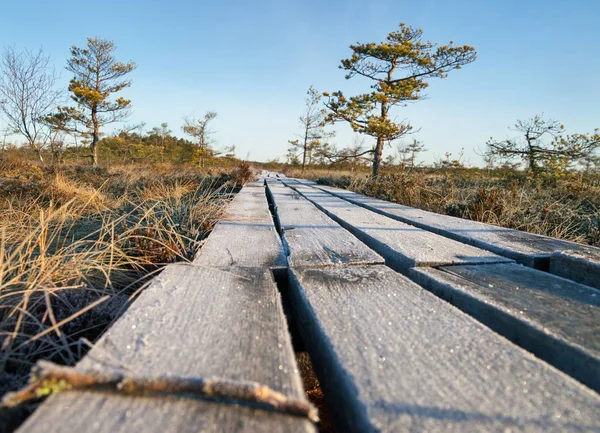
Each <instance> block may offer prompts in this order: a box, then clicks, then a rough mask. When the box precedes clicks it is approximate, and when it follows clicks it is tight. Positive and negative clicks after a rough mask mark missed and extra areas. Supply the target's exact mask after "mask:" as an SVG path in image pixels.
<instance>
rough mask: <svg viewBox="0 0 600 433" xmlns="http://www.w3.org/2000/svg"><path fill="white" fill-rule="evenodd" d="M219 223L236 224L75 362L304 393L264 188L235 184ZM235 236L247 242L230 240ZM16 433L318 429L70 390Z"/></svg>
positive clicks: (246, 408)
mask: <svg viewBox="0 0 600 433" xmlns="http://www.w3.org/2000/svg"><path fill="white" fill-rule="evenodd" d="M225 222H226V223H238V224H239V225H235V224H231V225H230V226H221V227H222V229H221V234H222V235H220V236H217V237H214V238H213V236H214V235H215V234H219V231H217V229H215V232H213V233H212V234H211V235H210V236H209V241H208V242H207V243H206V245H205V248H206V250H205V251H204V252H203V253H201V254H200V255H199V258H198V259H197V260H196V261H195V262H194V264H188V265H185V264H178V265H169V266H167V268H166V269H165V270H164V271H163V272H162V273H161V274H160V275H159V276H157V277H156V278H155V279H154V280H153V281H152V283H151V284H150V286H149V287H148V288H147V289H145V290H144V291H143V292H142V293H141V295H140V296H139V298H138V299H137V300H136V301H135V302H134V303H133V304H132V305H131V307H130V308H129V309H128V310H127V311H126V312H125V314H124V315H123V316H122V317H121V318H120V319H119V320H118V321H117V322H116V323H115V324H114V325H113V326H112V327H111V328H110V329H109V330H108V331H107V332H106V333H105V334H104V335H103V336H102V337H101V339H100V340H99V341H98V342H97V343H96V344H95V345H94V347H93V348H92V350H91V351H90V353H89V354H88V355H87V356H86V357H85V358H84V359H83V360H82V361H80V363H79V364H78V367H81V368H86V369H87V368H99V369H126V370H127V371H128V372H130V373H135V374H139V375H158V376H162V375H173V376H185V377H190V376H191V377H194V376H208V377H211V376H217V377H222V378H224V379H229V380H246V381H255V382H259V383H262V384H264V385H266V386H269V387H271V388H273V389H275V390H276V391H279V392H282V393H284V394H285V395H287V396H290V397H293V398H298V399H304V398H305V395H304V392H303V389H302V383H301V379H300V376H299V374H298V370H297V364H296V360H295V357H294V353H293V349H292V344H291V341H290V335H289V331H288V326H287V322H286V318H285V316H284V314H283V309H282V304H281V297H280V295H279V291H278V289H277V287H276V285H275V282H274V280H273V275H272V274H271V271H270V270H269V267H271V266H273V265H274V264H278V263H279V262H280V261H281V251H282V249H281V243H280V240H279V238H278V236H277V234H276V231H275V230H274V227H273V223H272V219H271V215H270V212H269V211H268V205H267V202H266V199H265V191H264V186H262V185H249V187H248V188H244V189H242V190H241V192H240V194H238V196H237V197H236V198H235V199H234V200H233V202H232V204H231V206H230V207H229V209H228V215H227V216H226V221H225ZM242 224H245V225H242ZM240 227H243V228H242V229H240ZM227 230H232V231H229V232H227ZM242 234H243V235H244V236H245V239H246V244H245V245H244V244H241V243H240V242H239V239H237V238H236V237H238V236H241V235H242ZM251 243H253V245H252V244H251ZM251 246H254V250H253V249H252V248H250V247H251ZM256 246H260V248H258V249H257V248H256ZM243 249H244V250H246V251H247V253H248V254H247V253H244V251H243ZM224 251H225V252H226V253H223V252H224ZM227 252H228V253H227ZM250 252H252V255H253V256H252V257H251V255H250V254H249V253H250ZM232 257H233V259H231V258H232ZM205 263H206V264H207V265H208V266H204V264H205ZM19 431H21V432H37V431H44V432H65V433H67V432H68V433H72V432H80V431H85V432H86V433H93V432H94V433H95V432H106V433H109V432H110V433H113V432H115V433H116V432H133V431H144V432H166V431H169V432H170V431H178V432H190V433H191V432H223V431H245V432H268V433H274V432H282V433H283V432H307V433H308V432H313V433H314V431H315V429H314V426H313V425H312V423H311V422H309V421H308V420H307V419H303V418H301V417H296V416H292V415H283V414H279V413H275V412H270V411H267V410H262V409H259V408H256V407H255V406H251V405H247V404H242V403H239V402H238V403H235V402H231V401H229V402H228V401H222V400H219V401H215V400H206V399H192V398H186V397H182V396H172V397H157V396H154V397H133V396H122V395H117V394H111V393H102V392H79V391H72V392H64V393H59V394H56V395H53V396H51V397H49V398H48V400H47V401H45V402H44V403H43V404H42V405H41V406H40V408H39V409H38V410H37V411H36V412H34V414H33V415H32V416H31V417H30V418H29V419H28V420H27V421H26V422H25V424H24V425H23V426H22V427H21V429H20V430H19Z"/></svg>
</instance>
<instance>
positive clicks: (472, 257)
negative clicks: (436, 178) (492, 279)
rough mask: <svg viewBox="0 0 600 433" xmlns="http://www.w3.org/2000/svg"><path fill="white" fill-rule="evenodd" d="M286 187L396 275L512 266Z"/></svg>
mask: <svg viewBox="0 0 600 433" xmlns="http://www.w3.org/2000/svg"><path fill="white" fill-rule="evenodd" d="M284 183H286V184H288V183H287V182H284ZM289 185H290V186H291V187H293V188H294V189H295V190H296V191H298V192H299V193H300V194H302V195H303V196H304V197H305V198H306V199H308V200H309V201H310V202H311V203H313V204H314V205H315V206H316V207H317V208H319V209H321V210H322V211H323V212H325V213H326V214H327V215H328V216H329V217H331V218H332V219H333V220H334V221H336V222H337V223H339V224H340V225H341V226H343V227H344V228H346V229H347V230H348V231H350V232H351V233H352V234H353V235H355V236H356V237H357V238H358V239H360V240H361V241H363V242H364V243H365V244H366V245H367V246H369V247H370V248H372V249H373V250H375V251H376V252H377V253H379V254H380V255H381V256H382V257H383V258H384V259H385V263H386V264H387V265H388V266H390V267H392V268H393V269H395V270H398V271H400V272H406V271H407V270H408V269H409V268H412V267H415V266H441V265H453V264H485V263H510V262H512V260H511V259H507V258H506V257H502V256H498V255H496V254H493V253H491V252H489V251H486V250H482V249H480V248H476V247H473V246H471V245H467V244H463V243H461V242H458V241H455V240H453V239H448V238H445V237H443V236H440V235H437V234H435V233H432V232H429V231H427V230H423V229H420V228H418V227H415V226H411V225H409V224H406V223H403V222H400V221H397V220H395V219H392V218H388V217H386V216H383V215H381V214H378V213H375V212H372V211H370V210H368V209H365V208H363V207H361V206H358V205H354V204H352V203H350V202H348V201H346V200H343V199H341V198H338V197H335V196H332V195H331V194H328V193H326V192H324V191H320V190H317V189H315V188H311V187H309V186H305V185H301V184H293V183H289Z"/></svg>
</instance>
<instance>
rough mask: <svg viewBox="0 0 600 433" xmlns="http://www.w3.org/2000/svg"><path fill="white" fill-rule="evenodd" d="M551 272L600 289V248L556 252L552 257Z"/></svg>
mask: <svg viewBox="0 0 600 433" xmlns="http://www.w3.org/2000/svg"><path fill="white" fill-rule="evenodd" d="M550 272H551V273H553V274H556V275H560V276H561V277H564V278H568V279H570V280H573V281H577V282H578V283H582V284H587V285H588V286H592V287H595V288H597V289H600V248H594V247H587V248H585V249H584V248H579V249H578V250H577V251H573V250H566V251H559V252H556V253H554V254H552V256H551V257H550Z"/></svg>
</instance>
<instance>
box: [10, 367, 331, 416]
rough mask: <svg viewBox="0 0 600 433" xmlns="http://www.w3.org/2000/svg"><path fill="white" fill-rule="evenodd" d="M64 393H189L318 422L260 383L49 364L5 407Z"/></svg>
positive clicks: (304, 405)
mask: <svg viewBox="0 0 600 433" xmlns="http://www.w3.org/2000/svg"><path fill="white" fill-rule="evenodd" d="M64 390H98V391H101V390H108V391H113V392H117V393H121V394H127V395H152V394H188V395H194V396H201V397H211V398H226V399H231V400H237V401H246V402H253V403H259V404H262V405H264V406H267V407H269V408H271V409H273V410H275V411H277V412H280V413H284V414H290V415H296V416H303V417H307V418H308V419H309V420H311V421H313V422H318V421H319V416H318V412H317V409H316V408H315V407H314V406H313V405H312V404H310V403H309V402H307V401H303V400H298V399H294V398H290V397H287V396H285V395H284V394H282V393H280V392H277V391H275V390H273V389H271V388H269V387H267V386H264V385H261V384H260V383H257V382H248V381H233V380H227V379H221V378H216V377H212V378H211V377H168V376H159V377H148V376H136V375H134V374H131V373H122V372H118V371H100V370H79V369H76V368H73V367H63V366H60V365H57V364H54V363H52V362H48V361H38V363H37V364H36V367H35V368H34V369H33V370H32V376H31V383H30V384H29V385H28V386H26V387H25V388H23V389H21V390H19V391H15V392H11V393H7V394H6V395H5V396H4V398H3V400H2V404H3V405H4V406H8V407H10V406H17V405H19V404H21V403H24V402H26V401H29V400H33V399H37V398H40V397H45V396H47V395H49V394H52V393H56V392H60V391H64Z"/></svg>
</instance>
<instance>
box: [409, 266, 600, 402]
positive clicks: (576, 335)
mask: <svg viewBox="0 0 600 433" xmlns="http://www.w3.org/2000/svg"><path fill="white" fill-rule="evenodd" d="M410 276H411V277H412V278H413V279H414V280H415V281H416V282H417V283H419V284H420V285H422V286H424V287H427V288H428V289H430V290H431V291H432V292H434V293H435V294H437V295H438V296H440V297H442V298H443V299H445V300H447V301H449V302H450V303H452V304H453V305H455V306H457V307H458V308H460V309H461V310H463V311H465V312H467V313H468V314H470V315H471V316H473V317H475V318H477V319H478V320H479V321H481V322H482V323H484V324H485V325H487V326H489V327H490V328H492V329H493V330H495V331H496V332H498V333H500V334H502V335H503V336H505V337H506V338H508V339H510V340H511V341H513V342H515V343H517V344H519V345H520V346H521V347H524V348H525V349H527V350H528V351H530V352H531V353H533V354H534V355H536V356H537V357H539V358H541V359H544V360H545V361H546V362H549V363H550V364H552V365H554V366H555V367H557V368H559V369H561V370H562V371H564V372H565V373H567V374H569V375H571V376H573V377H574V378H576V379H577V380H579V381H581V382H582V383H584V384H586V385H587V386H589V387H591V388H592V389H595V390H596V391H599V392H600V294H599V293H598V291H597V290H595V289H593V288H591V287H588V286H584V285H582V284H577V283H574V282H572V281H569V280H565V279H563V278H560V277H557V276H554V275H551V274H548V273H546V272H542V271H537V270H535V269H530V268H526V267H524V266H521V265H510V264H508V265H504V264H502V265H485V266H449V267H442V268H440V269H413V270H411V273H410Z"/></svg>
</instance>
